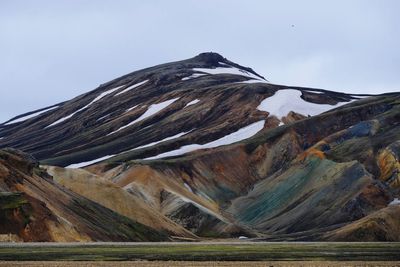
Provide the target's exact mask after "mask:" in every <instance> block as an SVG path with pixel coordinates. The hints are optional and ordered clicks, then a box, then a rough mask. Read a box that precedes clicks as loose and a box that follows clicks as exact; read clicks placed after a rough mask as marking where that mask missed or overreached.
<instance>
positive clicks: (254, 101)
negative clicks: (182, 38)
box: [0, 53, 400, 241]
mask: <svg viewBox="0 0 400 267" xmlns="http://www.w3.org/2000/svg"><path fill="white" fill-rule="evenodd" d="M399 124H400V93H388V94H382V95H374V96H371V95H354V94H344V93H338V92H332V91H327V90H322V89H313V88H304V87H295V86H283V85H276V84H272V83H270V82H268V81H267V80H265V78H264V77H262V76H261V75H259V74H257V73H256V72H254V71H253V70H252V69H250V68H247V67H243V66H240V65H238V64H236V63H234V62H231V61H229V60H227V59H226V58H224V57H222V56H221V55H219V54H216V53H203V54H200V55H198V56H196V57H194V58H191V59H188V60H183V61H178V62H172V63H167V64H162V65H158V66H155V67H151V68H147V69H143V70H139V71H136V72H133V73H130V74H128V75H125V76H122V77H120V78H117V79H115V80H112V81H110V82H108V83H105V84H102V85H100V86H99V87H98V88H97V89H95V90H93V91H91V92H88V93H86V94H83V95H80V96H78V97H76V98H74V99H72V100H70V101H66V102H63V103H59V104H56V105H54V106H50V107H46V108H44V109H40V110H37V111H33V112H29V113H26V114H22V115H20V116H17V117H15V118H12V119H10V120H9V121H7V122H5V123H3V124H1V125H0V148H6V147H13V148H15V149H19V150H23V151H24V152H26V153H29V154H31V155H33V157H35V158H37V159H38V160H39V161H40V164H41V165H42V168H41V172H43V173H46V175H48V176H49V177H52V183H54V184H55V185H56V186H57V187H62V188H64V190H68V192H71V193H72V192H73V194H76V195H77V196H79V197H82V198H84V199H87V201H92V202H94V203H96V204H97V205H99V206H101V207H102V208H104V209H107V210H112V211H113V212H114V213H116V214H118V216H123V217H124V218H128V219H130V220H132V221H135V222H136V223H140V224H142V225H145V226H146V227H149V229H152V230H154V231H156V232H157V233H159V232H160V231H161V232H163V233H167V235H169V236H178V237H182V238H191V239H196V238H197V237H237V236H240V235H245V236H249V237H255V238H259V239H263V240H351V241H357V240H358V241H365V240H368V241H370V240H373V241H375V240H388V241H394V240H400V230H399V229H400V223H399V222H398V220H397V219H396V218H397V217H396V216H397V214H398V211H399V208H400V205H398V204H397V203H398V202H396V198H398V197H400V195H399V194H400V190H399V188H400V176H399V173H400V164H399V157H400V153H399V151H400V150H399V142H400V128H399ZM82 168H84V169H82ZM11 191H12V190H11ZM17 191H19V190H17ZM43 202H45V203H46V201H43ZM136 207H137V208H136ZM379 218H384V219H383V220H379ZM382 224H384V226H383V225H382Z"/></svg>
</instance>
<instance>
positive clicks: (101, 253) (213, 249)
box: [0, 241, 400, 267]
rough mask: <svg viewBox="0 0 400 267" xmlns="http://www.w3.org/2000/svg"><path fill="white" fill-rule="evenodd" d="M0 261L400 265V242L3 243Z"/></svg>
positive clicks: (20, 263) (10, 263) (40, 263)
mask: <svg viewBox="0 0 400 267" xmlns="http://www.w3.org/2000/svg"><path fill="white" fill-rule="evenodd" d="M1 266H14V267H15V266H60V267H61V266H62V267H64V266H146V267H150V266H208V267H212V266H241V267H243V266H245V267H247V266H400V243H389V242H386V243H380V242H375V243H345V242H331V243H328V242H248V241H247V242H237V241H235V242H195V243H193V242H159V243H0V267H1Z"/></svg>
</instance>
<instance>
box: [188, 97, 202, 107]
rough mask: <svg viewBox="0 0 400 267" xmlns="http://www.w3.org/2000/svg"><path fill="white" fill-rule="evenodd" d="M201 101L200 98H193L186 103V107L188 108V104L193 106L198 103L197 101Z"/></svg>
mask: <svg viewBox="0 0 400 267" xmlns="http://www.w3.org/2000/svg"><path fill="white" fill-rule="evenodd" d="M199 102H200V99H195V100H192V101H190V102H189V103H187V104H186V105H185V107H184V108H186V107H188V106H191V105H194V104H197V103H199Z"/></svg>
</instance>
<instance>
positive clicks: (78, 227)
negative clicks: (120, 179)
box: [0, 149, 168, 242]
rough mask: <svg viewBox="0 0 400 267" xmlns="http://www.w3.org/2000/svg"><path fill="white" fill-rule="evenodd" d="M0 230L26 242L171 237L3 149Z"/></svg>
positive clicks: (1, 154) (149, 239)
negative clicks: (56, 180)
mask: <svg viewBox="0 0 400 267" xmlns="http://www.w3.org/2000/svg"><path fill="white" fill-rule="evenodd" d="M0 191H1V193H0V218H1V223H0V224H1V227H0V234H13V235H16V236H17V237H18V238H19V239H21V240H23V241H59V242H65V241H69V242H71V241H160V240H167V239H168V236H167V235H166V233H163V232H162V231H156V230H154V229H152V228H149V227H147V226H145V225H143V224H140V223H138V222H136V221H132V220H130V219H128V218H127V217H124V216H121V215H119V214H117V213H115V212H113V211H112V210H110V209H107V208H105V207H103V206H101V205H98V204H96V203H95V202H92V201H90V200H88V199H86V198H83V197H81V196H79V195H77V194H74V193H72V192H71V191H69V190H67V189H65V188H63V187H62V186H60V185H58V184H56V183H54V181H52V179H51V177H50V176H49V175H48V174H47V173H46V172H45V171H43V170H41V169H40V168H38V166H37V162H35V161H34V160H33V159H32V158H31V157H29V156H28V155H26V154H23V153H21V152H19V151H15V150H9V149H8V150H1V151H0Z"/></svg>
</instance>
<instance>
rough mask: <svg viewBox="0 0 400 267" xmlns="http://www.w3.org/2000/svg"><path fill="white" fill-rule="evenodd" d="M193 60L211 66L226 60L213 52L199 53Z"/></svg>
mask: <svg viewBox="0 0 400 267" xmlns="http://www.w3.org/2000/svg"><path fill="white" fill-rule="evenodd" d="M194 59H196V60H199V61H202V62H205V63H208V64H211V65H217V64H218V62H225V61H227V59H226V58H224V57H223V56H221V55H220V54H218V53H215V52H204V53H200V54H198V55H197V56H195V57H194Z"/></svg>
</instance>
